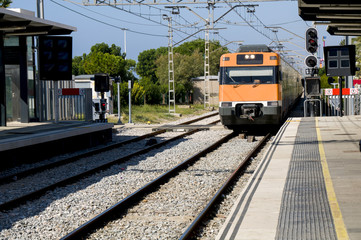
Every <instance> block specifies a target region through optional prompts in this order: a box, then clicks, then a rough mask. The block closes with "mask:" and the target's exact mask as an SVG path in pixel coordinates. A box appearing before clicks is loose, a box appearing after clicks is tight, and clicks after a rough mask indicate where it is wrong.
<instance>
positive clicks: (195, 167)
mask: <svg viewBox="0 0 361 240" xmlns="http://www.w3.org/2000/svg"><path fill="white" fill-rule="evenodd" d="M235 136H236V134H235V133H234V132H232V133H229V134H227V135H226V136H224V137H223V138H222V139H220V140H218V141H217V142H215V143H213V144H212V145H210V146H209V147H207V148H205V149H203V150H202V151H200V152H199V153H197V154H194V155H193V156H191V157H190V158H188V159H186V160H184V161H183V162H181V163H180V164H178V165H177V166H175V167H174V168H172V169H170V170H169V171H167V172H165V173H164V174H162V175H161V176H159V177H158V178H156V179H154V180H153V181H151V182H149V183H148V184H146V185H144V186H143V187H142V188H140V189H138V190H137V191H135V192H133V193H132V194H130V195H128V196H127V197H125V198H124V199H122V200H121V201H119V202H118V203H116V204H115V205H113V206H111V207H109V208H108V209H107V210H105V211H104V212H102V213H100V214H98V215H97V216H96V217H94V218H92V219H91V220H89V221H88V222H86V223H84V224H83V225H81V226H80V227H78V228H77V229H75V230H74V231H72V232H70V233H69V234H67V235H66V236H64V237H63V238H62V239H63V240H69V239H82V238H86V237H89V238H90V239H99V238H108V237H110V236H107V235H102V234H107V233H106V232H113V233H114V232H119V233H120V234H123V233H122V230H119V229H116V230H112V228H114V226H119V225H123V226H124V224H121V223H119V221H123V219H127V218H129V219H130V221H132V219H133V220H134V214H135V215H137V214H138V215H139V214H140V215H139V216H138V217H136V218H138V220H139V219H142V220H144V219H145V218H147V213H143V212H141V210H142V209H151V208H152V206H151V205H152V204H154V202H157V200H156V199H157V197H155V196H152V195H156V194H157V192H162V193H160V194H167V195H168V196H166V197H165V201H164V203H163V202H161V203H159V204H164V205H165V207H158V208H157V209H158V210H156V211H159V209H161V212H162V211H166V210H165V209H167V210H169V212H171V210H170V209H177V204H179V203H178V202H181V203H182V202H183V204H184V202H187V200H180V199H174V198H175V197H174V196H173V197H172V194H173V195H174V194H176V193H174V191H177V190H178V191H181V192H183V189H181V188H180V189H177V190H175V188H177V186H179V185H180V184H181V185H182V183H183V180H179V181H177V180H176V179H177V178H180V179H181V178H182V177H183V176H182V175H185V176H186V177H188V178H190V177H194V178H195V180H194V182H193V184H197V181H198V182H200V183H202V182H206V181H207V180H205V179H203V180H202V175H219V174H222V175H224V176H222V177H220V178H221V179H222V180H223V183H222V181H218V182H217V183H214V184H213V183H212V184H211V183H210V184H209V185H212V187H211V192H212V194H214V196H213V197H209V196H210V195H211V194H209V193H208V192H207V193H206V194H205V195H206V196H203V195H202V193H201V194H200V196H199V197H197V196H190V198H191V199H193V200H194V201H195V202H197V199H198V198H206V199H207V200H209V201H208V202H207V201H205V200H204V199H203V200H202V201H201V202H202V208H204V209H203V210H201V211H199V208H200V206H198V209H197V210H193V209H190V211H191V212H193V213H194V212H199V215H198V216H195V217H194V216H193V215H194V214H192V216H190V215H189V213H186V214H185V216H182V215H181V216H179V215H178V216H171V215H172V214H171V213H161V214H160V215H166V216H167V217H168V218H173V219H175V218H176V219H178V221H179V222H180V223H179V224H177V225H179V227H178V229H176V228H175V227H172V231H173V232H176V234H177V235H178V237H179V236H181V239H191V238H192V237H193V234H194V232H195V231H197V230H198V228H199V227H200V224H201V222H202V221H203V220H204V219H205V218H206V217H207V216H208V214H209V212H210V211H211V210H212V209H213V208H214V206H215V205H216V204H217V203H218V202H219V201H220V199H222V195H223V194H224V192H225V191H226V189H228V188H229V187H230V186H231V185H232V184H233V183H234V181H235V179H236V178H237V177H239V175H240V174H241V172H242V170H243V169H244V168H245V166H246V165H247V164H248V163H249V161H250V160H251V159H252V157H254V156H255V155H256V153H257V152H258V151H259V150H260V148H261V147H262V146H263V145H264V143H265V142H266V141H267V139H268V138H269V137H270V134H267V135H266V136H265V137H263V139H262V140H261V141H259V142H258V144H257V145H256V146H255V147H254V148H253V149H252V150H251V151H249V152H248V154H247V156H246V157H244V158H242V160H241V161H239V160H238V159H236V161H234V162H233V161H232V160H231V159H229V160H227V159H223V161H224V160H225V161H224V162H225V163H227V162H229V165H224V166H223V167H222V169H218V168H217V167H216V168H213V169H212V167H211V166H212V165H213V164H212V162H214V161H215V160H214V159H212V156H217V154H218V153H217V152H218V151H221V152H222V151H223V152H227V151H228V150H227V149H228V148H229V146H227V145H226V144H228V142H229V141H230V140H231V139H232V141H233V142H235V143H233V144H236V145H237V140H235V141H234V140H233V139H234V138H235ZM219 149H220V150H219ZM205 159H210V160H205ZM207 161H208V162H207ZM205 166H208V167H205ZM235 166H237V167H235ZM227 173H228V174H227ZM226 175H229V176H226ZM210 177H211V179H213V178H214V177H213V176H210ZM196 179H199V180H196ZM213 185H214V186H213ZM184 188H187V185H185V186H184ZM163 191H165V192H167V191H168V193H165V192H163ZM176 195H177V194H176ZM188 197H189V196H188ZM189 200H190V199H188V201H189ZM169 201H171V202H173V201H175V202H176V203H175V205H174V206H170V205H169V203H168V202H169ZM177 201H178V202H177ZM199 204H200V203H199ZM141 205H143V206H141ZM195 205H197V204H195ZM162 218H164V216H163V217H158V219H160V220H161V221H163V220H162ZM189 218H192V219H193V222H191V221H189ZM152 219H154V217H153V218H152ZM179 219H181V220H179ZM183 219H187V220H185V221H183ZM125 221H127V220H125ZM187 226H188V227H187ZM115 228H116V227H115ZM179 228H180V229H179ZM104 229H106V230H104ZM184 229H186V230H185V231H184ZM139 231H141V230H140V229H139ZM182 231H183V233H182ZM90 234H91V235H90ZM122 236H123V237H124V238H127V236H128V237H134V238H136V236H130V235H122ZM112 237H113V238H118V237H120V236H117V235H115V236H114V235H112ZM143 237H146V236H143ZM163 237H165V236H163ZM165 238H172V239H173V238H174V236H166V237H165Z"/></svg>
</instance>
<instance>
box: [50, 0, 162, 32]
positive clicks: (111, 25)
mask: <svg viewBox="0 0 361 240" xmlns="http://www.w3.org/2000/svg"><path fill="white" fill-rule="evenodd" d="M50 1H51V2H53V3H55V4H57V5H59V6H61V7H63V8H65V9H67V10H69V11H72V12H74V13H76V14H79V15H81V16H83V17H86V18H89V19H91V20H93V21H96V22H99V23H102V24H105V25H108V26H110V27H114V28H117V29H120V30H123V31H124V30H126V31H129V32H132V33H136V34H141V35H147V36H152V37H167V36H166V35H158V34H151V33H144V32H138V31H134V30H131V29H128V28H123V27H118V26H115V25H113V24H109V23H107V22H103V21H101V20H98V19H96V18H93V17H90V16H87V15H85V14H83V13H81V12H78V11H75V10H73V9H71V8H68V7H66V6H64V5H62V4H60V3H57V2H55V1H54V0H50Z"/></svg>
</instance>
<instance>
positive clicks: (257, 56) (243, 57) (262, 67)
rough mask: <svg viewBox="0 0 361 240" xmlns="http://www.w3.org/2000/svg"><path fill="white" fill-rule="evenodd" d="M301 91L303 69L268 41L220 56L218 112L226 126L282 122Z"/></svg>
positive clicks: (239, 126)
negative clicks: (288, 61)
mask: <svg viewBox="0 0 361 240" xmlns="http://www.w3.org/2000/svg"><path fill="white" fill-rule="evenodd" d="M302 92H303V87H302V83H301V75H300V73H299V72H298V71H297V70H295V69H294V68H293V67H292V66H291V65H289V64H288V63H287V62H285V61H284V60H283V59H282V58H281V56H280V55H279V54H278V53H276V52H274V51H272V50H271V49H270V48H269V47H267V46H266V45H243V46H241V47H240V48H239V49H238V52H237V53H227V54H224V55H222V56H221V60H220V72H219V115H220V118H221V122H222V124H223V125H224V126H225V127H227V128H230V129H239V128H242V127H244V128H247V127H249V126H251V125H254V126H259V125H279V124H281V123H282V120H283V119H284V118H285V117H286V116H287V113H288V112H289V110H290V109H291V108H292V106H293V104H294V103H295V102H296V100H297V99H298V98H299V97H300V95H301V94H302Z"/></svg>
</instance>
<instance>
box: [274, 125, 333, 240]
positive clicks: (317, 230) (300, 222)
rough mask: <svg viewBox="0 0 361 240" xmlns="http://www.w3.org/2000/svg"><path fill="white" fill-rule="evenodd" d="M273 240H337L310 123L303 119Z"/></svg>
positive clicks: (316, 144)
mask: <svg viewBox="0 0 361 240" xmlns="http://www.w3.org/2000/svg"><path fill="white" fill-rule="evenodd" d="M276 239H282V240H283V239H303V240H304V239H330V240H332V239H335V240H336V239H337V236H336V232H335V227H334V224H333V220H332V214H331V210H330V206H329V202H328V199H327V192H326V187H325V183H324V178H323V173H322V166H321V160H320V154H319V150H318V141H317V135H316V125H315V121H314V119H303V120H302V121H301V122H300V125H299V128H298V132H297V137H296V142H295V146H294V149H293V154H292V159H291V162H290V167H289V170H288V175H287V180H286V185H285V189H284V192H283V196H282V204H281V209H280V217H279V220H278V227H277V235H276Z"/></svg>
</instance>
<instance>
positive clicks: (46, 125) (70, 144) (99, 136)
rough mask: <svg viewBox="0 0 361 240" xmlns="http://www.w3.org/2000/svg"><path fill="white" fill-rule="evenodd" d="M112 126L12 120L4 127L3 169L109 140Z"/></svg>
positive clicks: (0, 135) (0, 136)
mask: <svg viewBox="0 0 361 240" xmlns="http://www.w3.org/2000/svg"><path fill="white" fill-rule="evenodd" d="M112 128H113V124H110V123H92V122H84V121H60V122H59V123H54V122H36V123H20V122H10V123H8V124H7V126H5V127H0V169H5V168H8V167H13V166H16V165H19V164H23V163H33V162H36V161H38V160H42V159H44V158H47V157H52V156H55V155H57V154H63V153H68V152H71V151H76V150H80V149H84V148H88V147H92V146H96V145H98V144H103V143H106V142H109V141H111V140H112Z"/></svg>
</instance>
